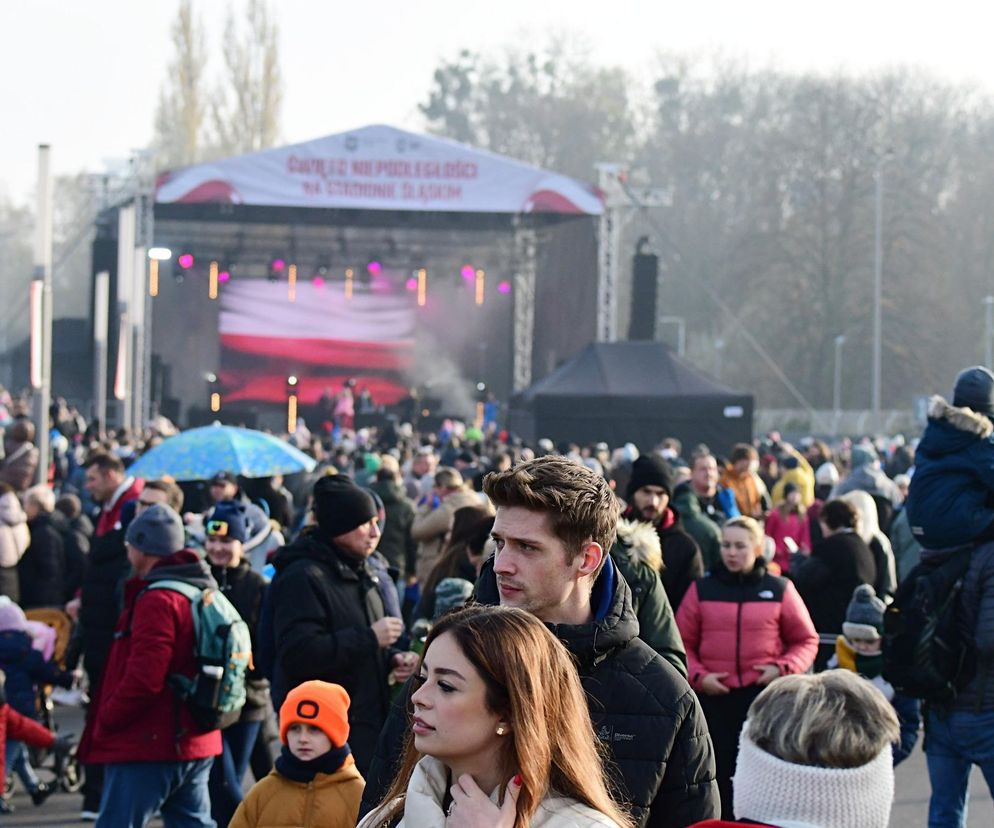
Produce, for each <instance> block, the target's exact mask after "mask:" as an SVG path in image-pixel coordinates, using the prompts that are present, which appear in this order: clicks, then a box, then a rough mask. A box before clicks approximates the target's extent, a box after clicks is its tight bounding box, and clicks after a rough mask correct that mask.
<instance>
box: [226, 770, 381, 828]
mask: <svg viewBox="0 0 994 828" xmlns="http://www.w3.org/2000/svg"><path fill="white" fill-rule="evenodd" d="M365 786H366V783H365V782H363V779H362V776H360V775H359V771H358V770H356V766H355V763H354V762H349V763H348V764H346V765H345V766H344V767H342V768H339V769H338V770H337V771H335V773H330V774H329V773H319V774H317V775H316V776H315V777H314V780H313V781H312V782H294V781H293V780H292V779H287V778H286V777H285V776H282V775H281V774H279V773H278V772H276V771H271V772H270V774H269V776H267V777H265V778H264V779H262V780H260V781H259V782H256V784H255V785H253V786H252V790H250V791H249V792H248V794H247V795H246V797H245V799H244V800H243V801H242V803H241V804H240V805H239V806H238V810H237V811H235V815H234V817H232V819H231V823H230V826H229V828H352V826H354V825H355V820H356V817H357V816H358V815H359V801H360V800H361V799H362V791H363V788H365Z"/></svg>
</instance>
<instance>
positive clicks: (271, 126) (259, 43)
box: [211, 0, 283, 155]
mask: <svg viewBox="0 0 994 828" xmlns="http://www.w3.org/2000/svg"><path fill="white" fill-rule="evenodd" d="M224 44H225V46H224V63H225V83H224V84H222V85H221V86H219V87H217V89H216V90H215V92H214V95H213V97H212V100H211V116H212V123H213V141H212V148H211V152H212V154H215V155H231V154H236V153H242V152H252V151H254V150H260V149H266V148H267V147H271V146H273V145H274V144H275V143H276V142H277V140H278V139H279V134H280V129H279V125H280V114H281V110H282V105H283V80H282V75H281V72H280V62H279V27H278V25H277V24H276V22H275V20H273V17H272V15H271V14H270V10H269V7H268V4H267V3H266V0H248V5H247V8H246V11H245V16H244V21H243V22H240V21H239V18H238V17H237V16H236V15H235V12H234V11H233V10H229V12H228V20H227V23H226V25H225V36H224Z"/></svg>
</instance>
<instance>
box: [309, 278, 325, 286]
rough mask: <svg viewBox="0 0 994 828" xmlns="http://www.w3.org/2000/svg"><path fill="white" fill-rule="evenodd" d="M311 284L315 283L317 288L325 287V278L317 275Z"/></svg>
mask: <svg viewBox="0 0 994 828" xmlns="http://www.w3.org/2000/svg"><path fill="white" fill-rule="evenodd" d="M311 284H312V285H314V287H316V288H323V287H324V279H322V278H321V277H320V276H315V277H314V278H313V279H311Z"/></svg>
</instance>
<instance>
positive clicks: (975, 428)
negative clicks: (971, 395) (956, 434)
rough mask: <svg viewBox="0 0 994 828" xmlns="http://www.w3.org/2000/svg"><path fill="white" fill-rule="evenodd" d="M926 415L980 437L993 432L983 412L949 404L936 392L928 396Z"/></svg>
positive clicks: (993, 426) (993, 427) (991, 425)
mask: <svg viewBox="0 0 994 828" xmlns="http://www.w3.org/2000/svg"><path fill="white" fill-rule="evenodd" d="M928 417H929V419H930V420H940V421H945V422H947V423H949V425H951V426H952V427H953V428H955V429H956V430H957V431H965V432H966V433H968V434H972V435H973V436H975V437H980V438H981V439H987V438H988V437H990V436H991V434H994V424H992V423H991V421H990V420H988V419H987V417H985V416H984V415H983V414H978V413H977V412H976V411H974V410H973V409H972V408H959V407H957V406H954V405H951V404H950V403H948V402H946V400H945V399H944V398H943V397H941V396H939V395H938V394H936V395H935V396H933V397H930V398H929V401H928Z"/></svg>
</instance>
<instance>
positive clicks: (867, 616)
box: [842, 584, 887, 640]
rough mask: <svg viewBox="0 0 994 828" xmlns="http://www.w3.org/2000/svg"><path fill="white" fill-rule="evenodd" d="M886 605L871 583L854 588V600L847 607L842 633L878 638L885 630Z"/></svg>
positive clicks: (858, 636)
mask: <svg viewBox="0 0 994 828" xmlns="http://www.w3.org/2000/svg"><path fill="white" fill-rule="evenodd" d="M886 608H887V607H886V605H885V604H884V602H883V601H881V600H880V599H879V598H877V593H876V592H874V590H873V587H871V586H870V585H869V584H860V585H859V586H858V587H856V589H854V590H853V593H852V600H851V601H850V602H849V607H848V609H846V620H845V621H844V622H843V623H842V634H843V635H845V637H846V638H848V639H850V640H852V639H854V638H862V639H866V638H870V639H877V638H880V635H881V634H882V633H883V631H884V610H885V609H886Z"/></svg>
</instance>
